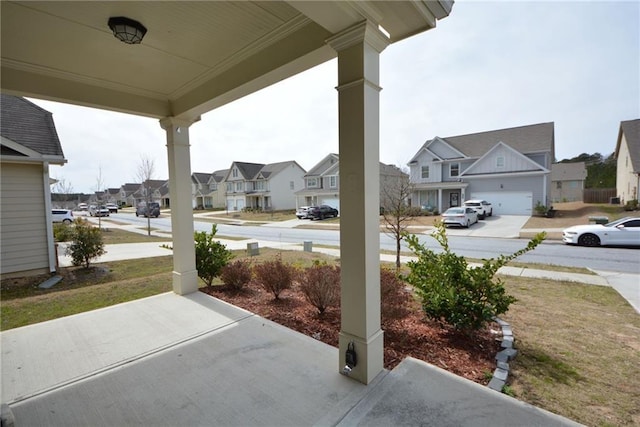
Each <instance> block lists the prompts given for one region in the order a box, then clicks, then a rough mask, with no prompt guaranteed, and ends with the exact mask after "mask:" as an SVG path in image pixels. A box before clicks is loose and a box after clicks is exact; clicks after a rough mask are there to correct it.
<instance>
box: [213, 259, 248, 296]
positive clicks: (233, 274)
mask: <svg viewBox="0 0 640 427" xmlns="http://www.w3.org/2000/svg"><path fill="white" fill-rule="evenodd" d="M220 279H221V280H222V283H224V284H225V285H227V286H229V287H231V288H233V289H235V290H238V291H239V290H240V289H242V288H243V287H244V285H246V284H247V283H249V282H250V281H251V262H250V261H247V260H242V259H239V260H237V261H234V262H232V263H230V264H227V265H225V266H224V267H222V271H220Z"/></svg>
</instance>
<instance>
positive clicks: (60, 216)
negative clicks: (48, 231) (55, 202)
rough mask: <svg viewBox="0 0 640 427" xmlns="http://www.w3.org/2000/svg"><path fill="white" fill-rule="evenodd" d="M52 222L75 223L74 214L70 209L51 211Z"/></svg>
mask: <svg viewBox="0 0 640 427" xmlns="http://www.w3.org/2000/svg"><path fill="white" fill-rule="evenodd" d="M51 221H53V222H63V223H65V224H71V223H72V222H73V212H72V211H71V210H69V209H51Z"/></svg>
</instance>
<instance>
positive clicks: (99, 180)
mask: <svg viewBox="0 0 640 427" xmlns="http://www.w3.org/2000/svg"><path fill="white" fill-rule="evenodd" d="M94 191H95V195H96V205H97V210H96V216H97V217H98V229H100V230H102V213H101V212H100V206H102V195H103V194H104V178H103V177H102V166H98V176H97V177H96V188H95V190H94Z"/></svg>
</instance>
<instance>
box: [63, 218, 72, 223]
mask: <svg viewBox="0 0 640 427" xmlns="http://www.w3.org/2000/svg"><path fill="white" fill-rule="evenodd" d="M62 222H63V223H65V224H71V220H70V219H69V218H67V219H63V220H62Z"/></svg>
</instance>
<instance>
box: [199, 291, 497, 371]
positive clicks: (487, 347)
mask: <svg viewBox="0 0 640 427" xmlns="http://www.w3.org/2000/svg"><path fill="white" fill-rule="evenodd" d="M200 290H201V291H202V292H205V293H207V294H209V295H211V296H213V297H216V298H219V299H221V300H223V301H226V302H228V303H230V304H233V305H235V306H238V307H241V308H244V309H245V310H248V311H250V312H252V313H255V314H257V315H259V316H262V317H264V318H266V319H269V320H271V321H273V322H276V323H279V324H281V325H283V326H286V327H288V328H290V329H293V330H296V331H298V332H301V333H303V334H305V335H308V336H310V337H313V338H315V339H317V340H320V341H322V342H324V343H326V344H329V345H332V346H334V347H337V346H338V333H339V332H340V310H339V309H328V310H327V311H326V312H325V313H324V314H323V315H318V313H317V310H316V309H315V308H314V307H313V306H312V305H311V304H309V303H308V302H307V301H306V299H305V297H304V295H303V294H302V293H301V292H299V291H298V290H297V288H296V287H295V285H294V289H290V290H285V291H283V292H282V293H281V294H280V298H279V299H278V300H275V299H274V297H273V294H270V293H267V292H266V291H264V290H263V289H262V287H260V286H259V285H257V284H255V283H251V284H249V285H247V286H246V287H245V288H244V289H243V290H242V291H235V290H233V289H230V288H227V287H226V286H214V287H212V288H211V289H209V288H206V287H205V288H201V289H200ZM382 329H383V330H384V344H385V350H384V365H385V368H387V369H393V368H394V367H395V366H396V365H398V363H400V362H401V361H402V359H404V358H405V357H407V356H411V357H414V358H416V359H421V360H424V361H426V362H428V363H431V364H433V365H436V366H438V367H440V368H443V369H446V370H447V371H449V372H453V373H454V374H456V375H460V376H462V377H464V378H467V379H469V380H472V381H475V382H477V383H480V384H487V383H488V378H487V376H486V374H490V373H493V370H494V369H495V366H496V365H495V355H496V353H497V352H498V351H499V350H500V342H499V341H498V340H497V335H496V331H498V330H499V327H498V326H497V325H489V327H487V329H485V330H482V331H479V332H478V333H476V334H474V336H473V337H469V336H467V335H463V334H460V333H456V332H455V331H453V330H451V329H448V328H446V327H443V326H441V325H439V324H438V323H436V322H432V321H429V320H427V319H425V318H424V316H423V315H422V312H421V311H420V307H419V306H417V305H416V306H415V307H411V310H410V313H409V315H408V316H406V317H405V318H404V319H401V320H396V321H387V322H384V319H383V327H382ZM492 329H493V331H492ZM489 378H490V377H489Z"/></svg>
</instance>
